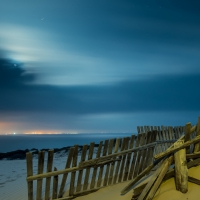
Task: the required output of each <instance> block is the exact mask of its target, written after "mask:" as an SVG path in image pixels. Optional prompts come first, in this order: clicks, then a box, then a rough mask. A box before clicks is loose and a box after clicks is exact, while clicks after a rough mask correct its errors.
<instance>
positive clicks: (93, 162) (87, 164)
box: [29, 142, 156, 179]
mask: <svg viewBox="0 0 200 200" xmlns="http://www.w3.org/2000/svg"><path fill="white" fill-rule="evenodd" d="M154 146H156V142H154V143H150V144H147V145H143V146H139V147H136V148H134V149H128V150H123V151H120V152H118V153H113V154H110V155H106V156H102V157H100V158H94V159H91V160H87V161H84V162H80V163H79V167H80V168H85V167H92V166H94V165H98V164H99V163H102V162H105V161H108V160H112V158H113V157H116V156H123V155H127V154H128V153H132V152H136V151H139V150H140V151H142V150H143V149H148V148H149V147H154ZM29 179H30V178H29Z"/></svg>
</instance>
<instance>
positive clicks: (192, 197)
mask: <svg viewBox="0 0 200 200" xmlns="http://www.w3.org/2000/svg"><path fill="white" fill-rule="evenodd" d="M54 161H55V163H54V165H55V166H57V167H58V169H62V168H63V167H64V165H65V157H62V156H61V155H57V156H56V158H55V160H54ZM36 166H37V159H34V171H35V172H36ZM188 172H189V176H191V177H195V178H197V179H199V180H200V166H198V167H192V168H190V169H189V171H188ZM128 183H129V181H126V182H123V183H119V184H116V185H113V186H108V187H105V188H102V189H99V190H98V191H97V192H94V193H91V194H89V195H85V196H81V197H77V198H76V199H77V200H94V199H95V200H101V199H103V200H111V199H115V200H131V198H132V195H133V190H131V191H130V192H128V193H127V194H126V195H124V196H121V195H120V191H121V190H122V189H123V188H124V187H125V186H126V185H127V184H128ZM199 196H200V186H199V185H196V184H194V183H190V182H189V183H188V192H187V193H186V194H183V193H181V192H179V191H177V190H176V188H175V183H174V178H171V179H169V180H167V181H165V182H164V183H162V185H161V187H160V188H159V189H158V191H157V193H156V195H155V197H154V199H155V200H166V199H169V197H170V199H172V200H198V199H199ZM0 197H1V198H0V199H2V200H11V199H15V200H26V199H27V182H26V161H25V160H14V161H13V160H1V161H0Z"/></svg>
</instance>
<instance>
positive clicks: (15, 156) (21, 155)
mask: <svg viewBox="0 0 200 200" xmlns="http://www.w3.org/2000/svg"><path fill="white" fill-rule="evenodd" d="M98 146H99V144H95V146H94V147H98ZM71 147H73V146H67V147H62V148H49V149H48V148H45V149H36V148H32V149H25V150H20V149H18V150H15V151H9V152H6V153H2V152H0V161H1V160H5V159H6V160H24V159H26V153H28V152H32V153H33V155H37V154H38V152H39V151H45V152H48V151H49V150H52V149H53V150H54V153H61V152H63V151H64V153H66V154H67V153H68V152H69V150H70V148H71ZM78 148H79V150H78V151H79V152H81V151H82V149H83V145H78ZM88 149H89V145H88Z"/></svg>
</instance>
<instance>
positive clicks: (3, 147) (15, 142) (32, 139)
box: [0, 133, 132, 153]
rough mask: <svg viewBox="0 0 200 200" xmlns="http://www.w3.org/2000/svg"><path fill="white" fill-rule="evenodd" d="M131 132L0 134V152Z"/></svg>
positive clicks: (82, 142)
mask: <svg viewBox="0 0 200 200" xmlns="http://www.w3.org/2000/svg"><path fill="white" fill-rule="evenodd" d="M131 135H132V133H93V134H92V133H90V134H85V133H84V134H83V133H81V134H48V135H47V134H42V135H37V134H35V135H0V152H1V153H5V152H9V151H15V150H18V149H20V150H25V149H29V150H30V149H32V148H36V149H39V150H40V149H45V148H48V149H52V148H62V147H67V146H73V145H75V144H78V145H84V144H90V142H95V143H96V144H98V143H99V142H100V141H104V140H106V139H112V138H123V137H130V136H131Z"/></svg>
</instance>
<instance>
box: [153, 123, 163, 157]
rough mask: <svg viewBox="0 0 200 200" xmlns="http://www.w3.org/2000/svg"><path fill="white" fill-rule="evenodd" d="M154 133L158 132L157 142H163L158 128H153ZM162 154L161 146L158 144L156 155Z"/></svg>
mask: <svg viewBox="0 0 200 200" xmlns="http://www.w3.org/2000/svg"><path fill="white" fill-rule="evenodd" d="M153 131H156V132H157V134H156V141H158V140H161V139H160V134H159V131H158V128H157V126H154V127H153ZM160 152H162V147H161V144H157V145H156V154H159V153H160Z"/></svg>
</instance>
